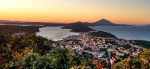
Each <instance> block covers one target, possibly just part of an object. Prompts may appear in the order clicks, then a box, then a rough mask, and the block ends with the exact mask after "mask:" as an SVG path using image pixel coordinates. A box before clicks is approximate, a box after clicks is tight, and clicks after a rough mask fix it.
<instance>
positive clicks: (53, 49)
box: [0, 34, 90, 69]
mask: <svg viewBox="0 0 150 69" xmlns="http://www.w3.org/2000/svg"><path fill="white" fill-rule="evenodd" d="M54 44H55V45H54ZM84 56H85V58H84ZM84 56H83V58H80V57H79V55H78V54H77V53H76V52H75V51H73V50H69V49H66V48H63V49H62V48H60V47H59V45H57V43H55V42H53V41H51V40H47V39H46V38H42V37H40V36H35V35H26V36H11V35H4V34H0V68H4V69H8V68H13V69H14V68H17V69H50V68H56V69H68V68H71V67H72V66H75V65H76V66H78V65H80V64H82V63H83V64H85V63H88V62H87V61H88V60H90V59H89V58H87V56H88V54H86V53H85V55H84Z"/></svg>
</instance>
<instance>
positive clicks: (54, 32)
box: [36, 26, 79, 41]
mask: <svg viewBox="0 0 150 69" xmlns="http://www.w3.org/2000/svg"><path fill="white" fill-rule="evenodd" d="M78 34H79V33H74V32H70V29H61V26H59V27H58V26H57V27H43V28H40V32H38V33H36V35H38V36H43V37H46V38H48V39H52V40H54V41H57V40H62V39H63V38H65V37H66V36H70V35H78Z"/></svg>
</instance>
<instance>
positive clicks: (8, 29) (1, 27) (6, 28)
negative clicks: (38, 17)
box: [0, 25, 39, 34]
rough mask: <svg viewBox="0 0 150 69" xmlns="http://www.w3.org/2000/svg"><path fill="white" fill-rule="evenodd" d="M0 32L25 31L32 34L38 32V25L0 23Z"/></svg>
mask: <svg viewBox="0 0 150 69" xmlns="http://www.w3.org/2000/svg"><path fill="white" fill-rule="evenodd" d="M0 32H1V33H5V34H13V33H18V32H26V33H27V34H34V33H35V32H39V27H38V26H15V25H0Z"/></svg>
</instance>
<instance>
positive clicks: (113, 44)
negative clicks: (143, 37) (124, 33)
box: [58, 33, 143, 68]
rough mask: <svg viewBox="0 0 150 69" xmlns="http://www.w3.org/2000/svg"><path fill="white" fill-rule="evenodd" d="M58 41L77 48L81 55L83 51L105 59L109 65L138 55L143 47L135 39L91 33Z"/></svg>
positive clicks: (65, 46) (66, 46) (64, 46)
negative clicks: (97, 35)
mask: <svg viewBox="0 0 150 69" xmlns="http://www.w3.org/2000/svg"><path fill="white" fill-rule="evenodd" d="M58 43H59V44H60V46H61V47H62V48H68V49H71V50H75V51H76V52H77V53H78V54H79V55H80V56H81V57H82V52H86V53H89V54H92V55H93V57H94V59H101V60H104V61H105V62H106V63H107V65H108V66H107V67H109V65H113V64H114V63H117V62H119V61H121V60H123V59H124V58H127V57H129V56H133V57H134V56H138V55H139V53H140V50H142V49H143V48H142V47H140V46H138V45H135V44H134V41H128V40H124V39H118V38H113V37H112V38H108V37H95V36H92V35H90V33H81V34H80V35H73V36H68V37H66V38H64V39H63V40H60V41H58ZM79 68H80V67H79Z"/></svg>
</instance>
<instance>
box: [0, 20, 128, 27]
mask: <svg viewBox="0 0 150 69" xmlns="http://www.w3.org/2000/svg"><path fill="white" fill-rule="evenodd" d="M74 23H78V22H74ZM74 23H73V24H74ZM80 23H83V24H85V25H87V26H131V25H126V24H115V23H113V22H111V21H109V20H107V19H101V20H99V21H96V22H93V23H89V22H80ZM0 24H30V25H45V26H65V25H68V24H66V23H50V22H23V21H8V20H0ZM69 24H72V23H69Z"/></svg>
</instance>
